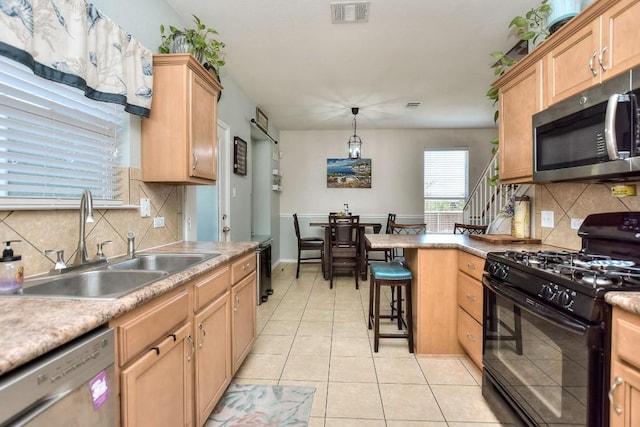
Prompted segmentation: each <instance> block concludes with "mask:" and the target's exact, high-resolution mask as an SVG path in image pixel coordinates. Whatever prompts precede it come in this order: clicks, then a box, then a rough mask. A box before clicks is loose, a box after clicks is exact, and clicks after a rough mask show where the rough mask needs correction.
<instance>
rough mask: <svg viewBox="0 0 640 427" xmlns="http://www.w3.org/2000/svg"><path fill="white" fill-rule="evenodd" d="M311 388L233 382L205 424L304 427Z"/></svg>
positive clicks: (308, 411)
mask: <svg viewBox="0 0 640 427" xmlns="http://www.w3.org/2000/svg"><path fill="white" fill-rule="evenodd" d="M315 391H316V389H315V387H294V386H280V385H252V384H235V383H234V384H231V385H230V386H229V388H227V391H226V392H225V393H224V395H223V396H222V399H220V402H218V405H217V406H216V407H215V409H214V410H213V412H212V413H211V416H210V417H209V420H208V421H207V423H206V426H207V427H213V426H224V427H234V426H235V427H239V426H243V427H244V426H256V427H258V426H269V427H276V426H300V427H302V426H307V425H308V423H309V416H310V414H311V404H312V403H313V395H314V393H315Z"/></svg>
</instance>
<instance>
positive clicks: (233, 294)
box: [110, 251, 256, 427]
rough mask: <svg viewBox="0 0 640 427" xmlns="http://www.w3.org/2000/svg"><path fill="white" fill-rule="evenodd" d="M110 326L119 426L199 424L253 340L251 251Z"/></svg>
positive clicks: (214, 403) (254, 292) (253, 293)
mask: <svg viewBox="0 0 640 427" xmlns="http://www.w3.org/2000/svg"><path fill="white" fill-rule="evenodd" d="M234 272H235V273H234ZM233 277H235V278H236V279H237V280H236V281H235V282H232V278H233ZM232 283H235V284H234V285H233V286H232ZM110 326H112V327H113V328H115V330H116V337H117V344H116V346H117V347H116V359H117V360H116V372H117V373H118V375H119V385H118V390H119V391H120V411H119V412H120V422H119V425H122V426H147V425H154V426H161V425H162V426H164V425H167V426H169V425H170V426H192V425H196V426H198V427H200V426H203V425H204V424H205V423H206V420H207V418H208V416H209V414H210V413H211V411H212V410H213V408H214V407H215V405H216V403H217V402H218V400H219V399H220V397H221V396H222V394H223V393H224V391H225V390H226V388H227V386H228V385H229V383H230V382H231V379H232V377H233V374H234V373H235V372H236V371H237V370H238V369H239V368H240V365H241V364H242V362H243V361H244V359H245V358H246V356H247V354H249V352H250V351H251V347H252V346H253V343H254V341H255V337H256V274H255V254H254V253H253V251H252V252H251V253H250V254H249V255H247V256H245V257H243V258H240V259H239V260H238V261H236V262H234V263H229V264H225V265H222V266H220V267H218V268H216V269H215V270H213V271H211V272H209V273H206V274H204V275H202V276H201V277H199V278H197V279H195V280H193V281H191V282H188V283H186V284H185V285H183V286H181V287H180V288H177V289H175V290H173V291H171V292H169V293H168V294H166V295H163V296H161V297H158V298H156V299H154V300H152V301H150V302H149V303H147V304H145V305H143V306H141V307H139V308H137V309H135V310H133V311H131V312H128V313H126V314H124V315H123V316H121V317H119V318H117V319H114V320H113V321H111V322H110Z"/></svg>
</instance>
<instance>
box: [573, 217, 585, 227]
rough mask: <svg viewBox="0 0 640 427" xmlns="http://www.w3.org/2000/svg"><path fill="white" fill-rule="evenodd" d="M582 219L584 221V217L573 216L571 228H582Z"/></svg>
mask: <svg viewBox="0 0 640 427" xmlns="http://www.w3.org/2000/svg"><path fill="white" fill-rule="evenodd" d="M582 221H584V219H581V218H571V229H572V230H577V229H578V228H580V226H581V225H582Z"/></svg>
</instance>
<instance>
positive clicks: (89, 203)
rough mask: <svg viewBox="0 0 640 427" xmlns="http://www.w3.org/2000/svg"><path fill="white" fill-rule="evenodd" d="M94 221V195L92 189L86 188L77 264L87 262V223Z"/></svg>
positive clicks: (83, 197) (82, 203) (82, 204)
mask: <svg viewBox="0 0 640 427" xmlns="http://www.w3.org/2000/svg"><path fill="white" fill-rule="evenodd" d="M92 222H94V221H93V197H92V196H91V191H90V190H84V191H83V192H82V197H81V198H80V238H79V239H78V250H77V252H76V258H75V260H74V262H73V263H74V264H75V265H82V264H87V263H88V262H89V256H88V255H87V237H86V236H85V224H86V223H92Z"/></svg>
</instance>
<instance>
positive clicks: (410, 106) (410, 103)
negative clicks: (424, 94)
mask: <svg viewBox="0 0 640 427" xmlns="http://www.w3.org/2000/svg"><path fill="white" fill-rule="evenodd" d="M420 104H422V102H407V108H418V107H419V106H420Z"/></svg>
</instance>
